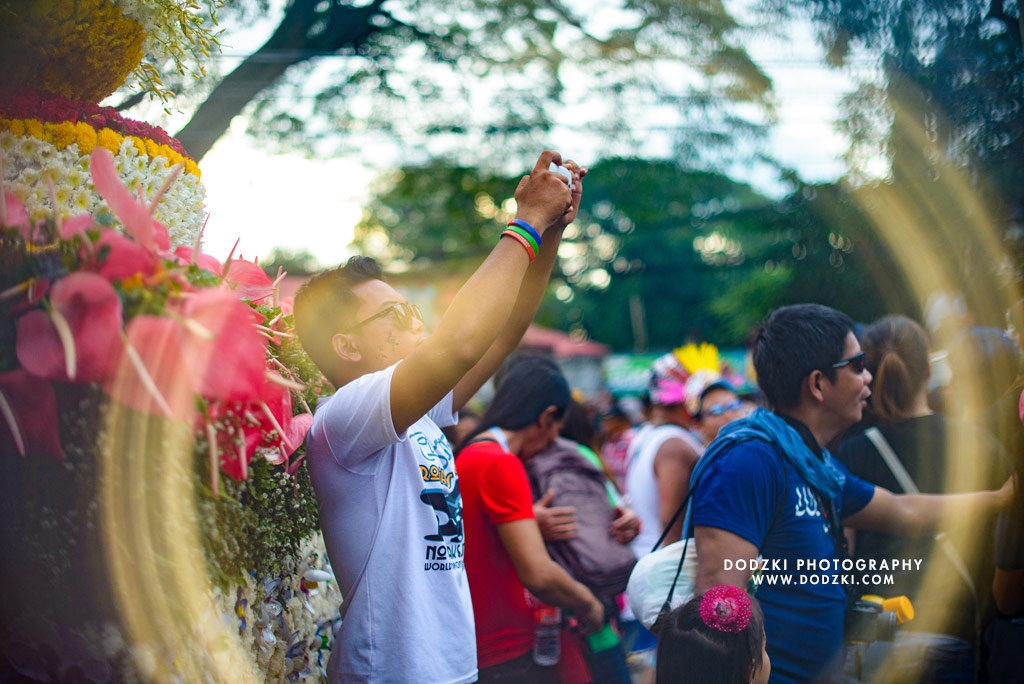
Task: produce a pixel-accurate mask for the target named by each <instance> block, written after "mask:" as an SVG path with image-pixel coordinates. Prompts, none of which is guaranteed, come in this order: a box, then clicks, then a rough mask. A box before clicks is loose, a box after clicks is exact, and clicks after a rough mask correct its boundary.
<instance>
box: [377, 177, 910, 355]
mask: <svg viewBox="0 0 1024 684" xmlns="http://www.w3.org/2000/svg"><path fill="white" fill-rule="evenodd" d="M386 180H387V182H386V184H382V187H381V188H380V190H379V192H378V194H377V195H376V196H375V197H374V198H373V200H372V201H371V203H370V205H369V207H368V209H367V212H366V215H365V216H364V219H363V222H362V223H361V225H360V230H359V231H358V232H357V246H358V248H359V249H360V250H361V251H363V252H364V253H367V254H371V255H374V256H379V257H383V258H385V260H386V261H387V260H390V261H391V263H392V265H404V264H406V263H408V262H409V261H412V262H416V263H421V264H424V265H426V264H431V265H433V267H435V268H437V269H438V270H439V273H440V271H441V270H444V271H446V272H451V271H452V270H453V264H457V263H459V260H460V259H462V258H466V257H475V258H476V260H479V258H480V256H481V255H482V254H484V253H486V252H487V251H489V250H490V248H491V247H492V245H493V241H494V236H495V235H497V234H498V233H499V231H500V229H501V225H503V222H504V221H503V220H502V219H504V218H505V217H504V216H501V212H500V211H499V212H497V214H494V215H493V216H492V211H493V209H494V208H495V207H501V206H503V205H504V206H508V205H505V204H504V202H505V199H507V198H508V197H509V196H510V195H511V193H512V190H513V188H514V187H515V183H516V182H517V181H518V178H505V179H502V178H501V177H498V176H494V175H492V174H488V173H487V172H485V171H481V170H476V169H467V168H464V167H458V168H450V167H445V166H444V165H442V164H440V163H439V162H434V163H432V164H431V165H429V166H427V167H423V168H417V167H410V168H405V169H402V171H401V172H400V173H398V174H396V175H394V176H392V177H390V178H388V179H386ZM584 185H585V190H584V200H583V204H582V206H581V208H580V214H579V216H578V217H577V219H576V221H575V222H574V223H573V224H572V225H570V226H569V227H568V228H567V229H566V231H565V234H564V236H563V241H562V245H561V247H560V249H559V257H560V258H559V261H558V265H557V267H556V271H555V273H554V274H553V276H552V284H551V287H550V291H549V294H548V296H547V297H546V298H545V300H544V302H543V303H542V305H541V309H540V311H539V313H538V316H537V322H538V323H540V324H541V325H546V326H551V327H556V328H560V329H562V330H566V331H569V332H575V333H576V334H581V335H585V336H587V337H589V338H592V339H595V340H598V341H601V342H604V343H606V344H610V345H611V346H612V347H613V348H614V349H617V350H630V349H633V348H635V347H637V346H638V344H639V343H640V342H644V343H645V345H644V346H646V347H648V348H653V349H658V348H672V347H675V346H678V345H679V344H681V343H682V342H683V341H684V340H687V339H693V340H701V339H707V340H710V341H714V342H716V343H718V344H720V345H733V344H742V343H743V342H744V341H745V340H746V339H747V337H748V335H749V333H750V332H751V329H752V327H753V326H754V325H756V323H757V322H758V321H760V320H761V319H762V318H763V317H764V316H765V314H767V313H768V311H769V310H770V309H771V308H772V307H775V306H780V305H783V304H788V303H793V302H798V301H816V302H820V303H824V304H829V305H831V306H835V307H837V308H839V309H842V310H844V311H846V312H848V313H849V314H850V315H852V316H854V317H855V318H857V319H858V320H864V321H868V320H872V319H874V318H876V317H877V316H879V315H881V314H883V313H885V312H888V311H902V312H906V313H911V314H916V313H917V311H916V309H915V308H914V304H913V303H912V300H911V298H910V297H909V296H908V290H907V286H906V283H905V280H904V278H903V276H902V275H901V274H900V272H899V271H898V262H896V261H895V260H893V259H892V258H891V255H889V254H888V253H887V252H886V251H885V249H883V248H882V246H881V244H880V243H879V240H878V239H877V236H876V235H875V233H874V229H873V228H872V226H871V223H870V222H869V221H868V220H867V218H866V217H865V216H864V215H863V213H862V212H861V211H860V209H859V208H858V202H857V201H855V200H854V198H852V197H851V196H850V195H849V194H848V193H847V192H846V191H845V190H843V189H842V188H840V187H839V186H834V185H824V186H802V185H800V186H798V189H797V190H796V191H795V192H794V193H793V194H792V195H790V196H789V197H787V198H785V199H783V200H781V201H776V202H772V201H770V200H768V199H767V198H764V197H762V196H760V195H758V194H757V193H756V192H754V191H753V190H751V189H750V188H749V187H747V186H745V185H743V184H740V183H736V182H734V181H732V180H730V179H729V178H727V177H725V176H722V175H720V174H715V173H710V172H704V171H692V170H686V169H684V168H683V167H681V166H680V165H678V164H676V163H674V162H671V161H647V160H641V159H608V160H604V161H602V162H600V163H598V164H596V165H595V166H593V167H592V168H591V169H590V173H589V174H588V175H587V177H586V179H585V181H584ZM503 193H504V194H503ZM481 207H483V208H484V209H485V211H483V212H481V211H480V208H481ZM509 208H510V209H511V207H510V206H509ZM385 238H386V239H387V241H386V242H385ZM473 263H476V261H474V262H473ZM638 310H642V312H643V316H644V318H645V323H646V324H645V327H644V330H643V331H642V332H640V334H641V338H640V339H637V332H638V331H635V330H634V324H633V320H634V315H635V313H636V312H637V311H638Z"/></svg>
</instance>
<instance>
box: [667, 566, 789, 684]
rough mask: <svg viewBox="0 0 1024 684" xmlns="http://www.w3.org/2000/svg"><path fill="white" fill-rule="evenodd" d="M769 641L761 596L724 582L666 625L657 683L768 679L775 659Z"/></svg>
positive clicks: (760, 683)
mask: <svg viewBox="0 0 1024 684" xmlns="http://www.w3.org/2000/svg"><path fill="white" fill-rule="evenodd" d="M765 643H766V642H765V636H764V615H763V614H762V613H761V606H760V605H758V603H757V599H754V598H751V597H750V596H748V595H747V594H746V592H745V591H743V590H742V589H740V588H739V587H734V586H731V585H728V584H719V585H717V586H714V587H712V588H711V589H708V590H707V591H706V592H704V593H703V594H701V595H699V596H695V597H693V598H692V599H690V600H689V601H688V602H687V603H684V604H683V605H681V606H679V607H678V608H676V609H675V610H673V611H672V612H671V613H669V615H668V619H666V620H665V624H664V625H662V626H661V627H660V631H659V633H658V670H657V675H656V680H655V684H766V683H767V682H768V679H769V677H770V676H771V672H772V663H771V659H770V658H769V657H768V652H767V651H766V650H765Z"/></svg>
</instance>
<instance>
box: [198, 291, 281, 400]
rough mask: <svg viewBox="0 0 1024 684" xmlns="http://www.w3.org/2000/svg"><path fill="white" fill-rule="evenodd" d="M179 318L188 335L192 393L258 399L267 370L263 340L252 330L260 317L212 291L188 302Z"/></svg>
mask: <svg viewBox="0 0 1024 684" xmlns="http://www.w3.org/2000/svg"><path fill="white" fill-rule="evenodd" d="M181 314H182V315H183V317H184V325H185V327H186V328H187V329H188V332H189V334H188V336H187V338H186V340H185V345H186V350H185V354H186V357H187V358H188V360H189V369H190V371H189V374H190V376H191V377H192V380H193V388H194V389H195V391H196V392H198V393H199V394H202V395H203V396H205V397H208V398H211V399H220V400H223V401H250V400H253V399H255V398H257V396H258V395H259V392H260V389H261V388H262V386H263V384H264V373H265V371H266V362H265V360H264V357H265V355H266V340H265V339H264V338H263V336H262V335H260V334H259V332H258V331H257V329H256V327H255V324H256V323H259V322H260V321H261V320H262V316H260V315H259V314H258V313H256V312H255V311H253V310H252V308H251V307H249V305H248V304H246V303H245V302H241V301H239V300H238V299H236V298H235V297H234V296H233V295H232V294H231V293H230V292H225V291H223V290H217V289H207V290H202V291H200V292H198V293H196V294H195V295H193V296H191V297H189V298H187V299H186V300H185V301H184V304H183V305H182V307H181Z"/></svg>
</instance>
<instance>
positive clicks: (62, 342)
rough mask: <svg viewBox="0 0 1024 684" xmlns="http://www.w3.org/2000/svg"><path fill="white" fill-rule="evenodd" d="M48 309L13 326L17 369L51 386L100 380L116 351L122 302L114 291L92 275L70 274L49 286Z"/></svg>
mask: <svg viewBox="0 0 1024 684" xmlns="http://www.w3.org/2000/svg"><path fill="white" fill-rule="evenodd" d="M50 307H51V311H50V312H46V311H39V310H37V311H30V312H29V313H27V314H25V315H24V316H22V317H21V318H20V319H19V320H18V336H17V339H16V341H15V351H16V353H17V355H18V360H19V361H20V362H21V365H22V366H24V367H25V369H26V370H27V371H29V372H30V373H32V374H33V375H38V376H39V377H42V378H48V379H50V380H60V381H63V382H101V381H103V380H105V379H106V378H107V377H108V376H109V375H110V374H111V372H112V371H113V364H114V362H115V361H116V359H117V356H118V350H119V348H120V346H121V298H120V297H118V295H117V292H116V291H115V290H114V288H113V287H111V285H110V283H108V282H107V281H106V280H105V279H103V278H102V277H101V276H99V275H96V274H95V273H85V272H79V273H72V274H71V275H69V276H67V277H66V278H62V279H60V280H58V281H57V283H56V284H55V285H54V286H53V289H52V291H51V293H50Z"/></svg>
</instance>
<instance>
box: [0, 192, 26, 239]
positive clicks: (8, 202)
mask: <svg viewBox="0 0 1024 684" xmlns="http://www.w3.org/2000/svg"><path fill="white" fill-rule="evenodd" d="M3 193H4V197H3V199H4V211H3V213H2V214H0V225H4V226H7V227H8V228H17V229H18V232H20V233H21V236H22V237H23V238H25V239H26V240H29V239H30V233H31V224H30V223H29V220H28V210H27V209H25V205H24V204H22V203H21V200H20V199H18V196H17V195H15V194H14V193H13V192H11V191H10V190H4V191H3Z"/></svg>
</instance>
